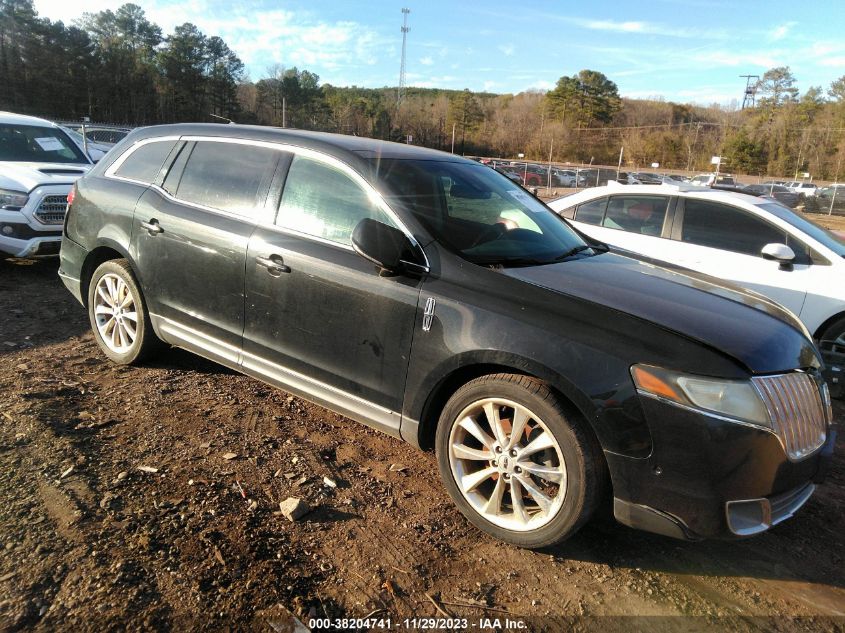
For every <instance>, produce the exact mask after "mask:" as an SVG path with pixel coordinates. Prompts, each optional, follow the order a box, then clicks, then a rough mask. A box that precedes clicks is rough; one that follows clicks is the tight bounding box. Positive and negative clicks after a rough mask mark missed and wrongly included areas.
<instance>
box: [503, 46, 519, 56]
mask: <svg viewBox="0 0 845 633" xmlns="http://www.w3.org/2000/svg"><path fill="white" fill-rule="evenodd" d="M499 50H500V51H502V54H503V55H504V56H505V57H512V56H513V54H514V53H515V52H516V47H515V46H514V45H513V44H502V45H501V46H499Z"/></svg>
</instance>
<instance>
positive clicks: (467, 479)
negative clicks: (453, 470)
mask: <svg viewBox="0 0 845 633" xmlns="http://www.w3.org/2000/svg"><path fill="white" fill-rule="evenodd" d="M497 472H498V470H497V469H496V468H494V467H493V466H490V467H489V468H482V469H481V470H479V471H478V472H475V473H471V474H469V475H464V476H463V477H462V478H461V487H462V488H463V489H464V490H465V491H466V492H472V491H473V490H475V489H476V488H478V486H480V485H481V484H482V483H484V482H485V481H487V480H488V479H490V477H492V476H493V475H495V474H496V473H497Z"/></svg>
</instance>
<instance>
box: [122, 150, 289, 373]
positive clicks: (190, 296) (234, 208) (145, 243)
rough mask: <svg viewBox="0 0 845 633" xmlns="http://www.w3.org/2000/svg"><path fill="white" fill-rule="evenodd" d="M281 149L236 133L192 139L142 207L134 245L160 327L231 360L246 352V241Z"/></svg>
mask: <svg viewBox="0 0 845 633" xmlns="http://www.w3.org/2000/svg"><path fill="white" fill-rule="evenodd" d="M279 156H280V152H279V151H278V150H274V149H272V148H269V147H263V146H258V145H254V144H250V143H248V142H237V141H235V140H233V139H203V140H193V141H190V142H186V143H185V144H184V145H183V147H182V148H181V151H180V153H179V155H178V156H177V158H176V160H175V162H174V163H173V165H172V167H171V168H170V170H169V172H168V173H167V176H166V178H165V179H164V181H163V182H162V184H161V186H154V187H150V188H149V189H148V190H147V192H146V193H145V194H144V195H143V196H142V197H141V199H140V200H139V201H138V205H137V206H136V208H135V226H134V227H133V231H132V246H133V250H134V251H135V257H136V261H137V265H138V269H139V270H138V272H139V277H140V280H141V284H142V287H143V291H144V296H145V297H146V298H147V302H148V304H149V310H150V313H151V317H152V318H153V322H154V324H155V325H156V327H157V330H158V331H159V332H160V333H161V334H162V336H164V338H165V339H167V340H168V341H170V342H171V343H174V344H178V345H181V346H184V347H187V348H190V349H193V350H195V351H198V352H200V353H202V354H203V355H205V356H209V357H211V358H214V359H215V360H221V361H224V362H228V363H230V364H231V363H237V362H238V360H239V358H240V349H241V341H242V339H241V337H242V332H243V325H244V316H243V315H244V266H245V262H246V248H247V242H248V240H249V237H250V235H252V232H253V231H254V230H255V225H256V221H257V218H258V216H259V214H260V213H261V211H262V210H263V204H264V200H265V199H266V196H267V192H268V190H269V186H270V181H271V179H272V176H273V173H274V171H275V167H276V163H277V161H278V159H279Z"/></svg>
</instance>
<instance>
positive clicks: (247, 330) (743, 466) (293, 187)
mask: <svg viewBox="0 0 845 633" xmlns="http://www.w3.org/2000/svg"><path fill="white" fill-rule="evenodd" d="M72 200H73V202H72V203H71V206H70V210H69V212H68V218H67V223H66V234H65V239H64V241H63V244H62V250H61V269H60V272H59V274H60V276H61V278H62V280H63V281H64V283H65V285H66V286H67V287H68V289H69V290H70V291H71V292H72V293H73V295H74V296H75V297H76V299H77V300H78V301H80V302H81V303H82V304H83V305H84V306H86V309H87V311H88V314H89V317H90V321H91V326H92V330H93V333H94V338H95V340H96V341H97V343H98V345H99V346H100V348H101V350H102V352H103V353H104V354H105V355H106V356H107V357H108V358H110V359H111V360H113V361H115V362H116V363H121V364H127V363H137V362H140V361H142V359H143V358H144V357H146V356H148V355H149V354H150V353H152V352H153V351H154V350H155V349H156V348H157V347H158V346H159V345H160V344H161V343H162V342H163V343H167V344H170V345H176V346H179V347H184V348H185V349H188V350H191V351H193V352H196V353H198V354H200V355H202V356H205V357H208V358H210V359H212V360H215V361H217V362H219V363H221V364H223V365H226V366H228V367H230V368H232V369H235V370H238V371H242V372H244V373H246V374H249V375H251V376H254V377H256V378H258V379H260V380H263V381H265V382H268V383H270V384H273V385H277V386H279V387H282V388H284V389H286V390H288V391H290V392H292V393H295V394H298V395H300V396H302V397H304V398H307V399H309V400H311V401H313V402H316V403H318V404H321V405H324V406H327V407H329V408H331V409H333V410H335V411H337V412H339V413H341V414H344V415H347V416H349V417H351V418H353V419H356V420H359V421H361V422H364V423H365V424H369V425H371V426H373V427H375V428H378V429H381V430H383V431H386V432H387V433H390V434H392V435H395V436H397V437H401V438H403V439H405V440H407V441H409V442H411V443H412V444H415V445H417V446H420V447H422V448H432V447H433V449H434V451H435V453H436V456H437V463H438V466H439V469H440V473H441V476H442V478H443V481H444V484H445V486H446V489H447V490H448V492H449V494H450V495H451V497H452V499H453V500H454V502H455V504H456V505H457V506H458V508H459V509H460V510H461V512H463V513H464V515H465V516H466V517H467V518H468V519H469V520H470V521H471V522H473V523H474V524H475V525H477V526H478V527H479V528H481V529H483V530H485V531H487V532H488V533H490V534H492V535H494V536H496V537H498V538H500V539H503V540H505V541H508V542H511V543H515V544H518V545H521V546H528V547H543V546H547V545H550V544H552V543H556V542H558V541H560V540H562V539H565V538H566V537H568V536H570V535H571V534H572V533H573V532H575V531H576V530H577V529H578V528H579V526H581V525H582V524H583V523H584V522H585V521H586V520H588V519H589V517H590V515H591V514H592V513H593V512H594V510H595V509H596V508H597V507H598V505H599V504H600V503H601V502H602V500H603V499H604V498H606V497H605V495H608V496H611V495H612V497H613V499H614V501H613V503H614V512H615V516H616V517H617V518H618V519H619V520H620V521H621V522H623V523H625V524H627V525H631V526H634V527H639V528H642V529H646V530H650V531H653V532H658V533H660V534H665V535H670V536H675V537H678V538H699V537H707V536H726V537H730V536H734V537H736V536H747V535H749V534H754V533H757V532H761V531H764V530H766V529H768V528H769V527H770V526H771V525H773V524H775V523H778V522H780V521H782V520H784V519H786V518H788V517H790V516H792V514H793V513H794V512H795V511H797V510H798V508H800V507H801V506H802V505H803V504H804V502H805V501H806V500H807V499H808V498H809V497H810V495H811V494H812V493H813V490H814V487H815V485H816V483H817V482H819V481H820V480H821V478H822V476H823V472H824V468H825V464H826V463H827V461H828V460H829V455H828V454H829V451H830V447H831V446H832V442H833V439H832V433H831V432H830V424H831V415H830V406H829V399H828V396H827V390H826V386H825V385H824V383H823V381H822V380H821V378H820V375H819V368H820V364H821V361H820V359H819V356H818V353H817V351H816V348H815V346H814V345H813V342H812V340H811V339H810V338H809V336H808V335H807V334H806V333H805V331H804V329H803V328H802V326H801V324H800V322H799V321H797V320H796V319H795V318H794V316H793V315H792V314H790V313H789V312H788V311H785V310H783V309H782V308H780V307H779V306H778V305H776V304H775V303H773V302H770V301H768V300H767V299H765V298H763V297H759V296H752V295H748V294H745V293H743V292H741V291H739V290H735V289H732V288H730V287H728V286H726V285H723V284H714V283H712V282H711V281H708V280H707V279H706V278H704V277H700V276H697V275H695V274H693V273H689V272H680V271H675V270H671V269H667V268H663V267H660V266H658V265H655V264H654V263H653V262H651V261H648V260H643V259H638V258H636V257H633V256H626V255H622V254H614V253H609V252H607V249H606V247H605V246H604V245H603V244H601V243H599V242H596V241H592V240H589V239H585V238H583V237H582V236H581V235H579V233H577V232H576V231H574V230H572V228H571V227H570V226H568V225H567V224H566V223H565V222H562V221H561V220H560V218H558V217H557V216H555V214H554V213H552V212H551V211H550V210H549V209H548V208H547V207H546V206H545V205H543V204H542V203H541V202H540V201H538V200H537V199H535V198H533V197H532V196H530V195H529V194H527V193H526V192H524V191H523V190H521V189H519V188H517V187H515V186H514V185H513V183H511V182H510V181H509V180H508V179H507V178H503V177H502V176H501V175H500V174H498V173H496V172H495V171H493V170H491V169H488V168H486V167H484V166H482V165H478V164H477V163H474V162H472V161H469V160H466V159H463V158H460V157H457V156H453V155H451V154H445V153H442V152H436V151H433V150H427V149H423V148H418V147H413V146H408V145H401V144H391V143H386V142H382V141H376V140H373V139H366V138H360V137H354V136H340V135H331V134H320V133H314V132H304V131H292V130H279V129H273V128H259V127H247V126H236V125H228V126H218V125H204V124H192V125H191V124H188V125H171V126H161V127H153V128H146V129H143V130H138V131H135V132H133V133H132V134H131V135H130V136H129V137H127V139H126V140H125V141H123V142H122V143H121V144H119V145H118V146H116V147H115V148H114V151H113V152H110V153H109V154H108V155H107V156H106V157H105V158H104V159H103V160H102V161H100V163H98V164H97V165H96V166H95V167H94V168H93V169H92V170H91V172H90V173H89V175H88V176H86V177H85V178H83V179H82V180H80V181H79V182H78V183H77V185H76V188H75V191H74V195H73V196H72ZM773 342H776V344H775V343H773ZM779 398H789V399H790V401H791V402H792V403H793V404H792V406H791V407H790V408H788V409H784V408H783V407H780V406H779V404H778V402H779ZM255 404H256V406H261V403H260V402H256V403H255Z"/></svg>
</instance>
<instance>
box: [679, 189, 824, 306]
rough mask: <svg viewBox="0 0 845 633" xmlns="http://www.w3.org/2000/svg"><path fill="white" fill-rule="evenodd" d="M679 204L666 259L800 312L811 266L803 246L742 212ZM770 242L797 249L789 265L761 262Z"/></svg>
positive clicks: (696, 202)
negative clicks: (784, 266)
mask: <svg viewBox="0 0 845 633" xmlns="http://www.w3.org/2000/svg"><path fill="white" fill-rule="evenodd" d="M681 203H682V204H679V209H678V212H677V217H676V221H675V228H674V230H673V238H674V239H673V240H671V241H670V242H668V243H667V246H666V249H665V250H666V251H667V259H670V260H671V261H674V262H677V263H679V264H681V265H682V266H686V267H687V268H691V269H693V270H697V271H700V272H703V273H706V274H708V275H712V276H714V277H719V278H722V279H727V280H729V281H733V282H735V283H737V284H739V285H740V286H743V287H746V288H750V289H751V290H755V291H757V292H759V293H761V294H764V295H766V296H767V297H769V298H771V299H774V300H775V301H777V302H778V303H780V304H781V305H783V306H785V307H786V308H788V309H789V310H791V311H792V312H794V313H795V314H800V313H801V308H802V306H803V304H804V299H805V297H806V294H807V291H806V288H807V284H808V283H809V277H808V275H809V269H810V265H811V263H810V255H809V253H808V252H807V250H806V246H804V245H803V244H802V243H801V242H798V241H797V240H795V239H794V238H791V237H789V236H788V235H787V234H786V232H785V231H784V230H783V229H781V228H780V227H778V226H775V225H774V224H771V223H769V222H766V221H765V220H764V219H763V218H761V217H759V216H757V215H755V214H753V213H751V212H750V211H747V210H745V209H742V208H739V207H734V206H732V205H728V204H724V203H720V202H714V201H710V200H700V199H695V198H686V199H683V200H682V201H681ZM772 243H780V244H787V245H788V246H789V247H790V248H792V249H793V250H794V251H795V253H796V260H795V264H794V265H793V266H792V267H787V268H782V267H781V266H780V265H779V264H778V262H775V261H770V260H766V259H763V257H762V256H761V255H760V251H761V250H762V248H763V247H764V246H765V245H766V244H772Z"/></svg>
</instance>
